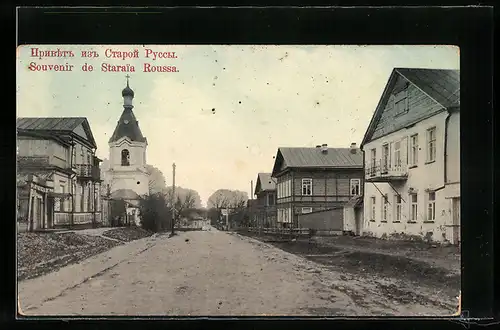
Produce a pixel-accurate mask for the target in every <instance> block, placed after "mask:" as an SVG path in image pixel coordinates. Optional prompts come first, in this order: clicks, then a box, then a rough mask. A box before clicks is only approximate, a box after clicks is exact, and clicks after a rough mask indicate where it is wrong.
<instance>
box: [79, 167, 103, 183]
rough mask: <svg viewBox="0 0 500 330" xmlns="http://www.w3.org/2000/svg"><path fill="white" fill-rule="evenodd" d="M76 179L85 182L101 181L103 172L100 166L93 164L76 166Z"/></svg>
mask: <svg viewBox="0 0 500 330" xmlns="http://www.w3.org/2000/svg"><path fill="white" fill-rule="evenodd" d="M75 172H76V177H77V178H78V179H80V180H83V181H99V180H101V170H100V168H99V166H95V165H91V164H76V168H75Z"/></svg>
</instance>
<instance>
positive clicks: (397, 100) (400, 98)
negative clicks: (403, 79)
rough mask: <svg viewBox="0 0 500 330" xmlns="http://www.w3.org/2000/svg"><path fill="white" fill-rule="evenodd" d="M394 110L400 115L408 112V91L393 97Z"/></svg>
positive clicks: (405, 90)
mask: <svg viewBox="0 0 500 330" xmlns="http://www.w3.org/2000/svg"><path fill="white" fill-rule="evenodd" d="M394 108H395V110H396V114H402V113H405V112H408V89H407V88H405V89H404V90H402V91H400V92H399V93H397V94H396V95H394Z"/></svg>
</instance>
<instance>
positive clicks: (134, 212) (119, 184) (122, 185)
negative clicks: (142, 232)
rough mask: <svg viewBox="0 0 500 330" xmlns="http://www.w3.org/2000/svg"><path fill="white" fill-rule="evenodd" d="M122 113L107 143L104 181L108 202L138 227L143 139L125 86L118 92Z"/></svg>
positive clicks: (145, 187)
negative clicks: (120, 206) (121, 206)
mask: <svg viewBox="0 0 500 330" xmlns="http://www.w3.org/2000/svg"><path fill="white" fill-rule="evenodd" d="M122 96H123V112H122V114H121V116H120V119H119V120H118V123H117V125H116V128H115V130H114V132H113V134H112V136H111V138H110V139H109V142H108V145H109V169H108V170H107V171H106V172H105V181H106V184H107V185H108V186H109V191H110V194H111V196H110V198H111V199H115V200H124V201H126V203H127V217H129V218H130V219H129V221H130V222H135V223H136V224H139V214H138V205H139V202H138V201H139V198H140V196H143V195H147V194H148V193H149V174H148V171H147V169H146V149H147V145H148V142H147V139H146V138H145V137H144V136H143V135H142V132H141V129H140V128H139V122H138V121H137V119H136V117H135V115H134V112H133V110H132V109H133V108H134V106H133V105H132V100H133V99H134V91H133V90H132V89H131V88H130V86H129V82H128V76H127V86H126V87H125V88H124V89H123V91H122Z"/></svg>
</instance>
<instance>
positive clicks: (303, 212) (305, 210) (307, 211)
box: [302, 207, 313, 214]
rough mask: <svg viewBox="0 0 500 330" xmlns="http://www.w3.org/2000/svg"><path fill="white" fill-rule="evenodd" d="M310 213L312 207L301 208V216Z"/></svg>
mask: <svg viewBox="0 0 500 330" xmlns="http://www.w3.org/2000/svg"><path fill="white" fill-rule="evenodd" d="M312 211H313V209H312V207H303V208H302V214H306V213H312Z"/></svg>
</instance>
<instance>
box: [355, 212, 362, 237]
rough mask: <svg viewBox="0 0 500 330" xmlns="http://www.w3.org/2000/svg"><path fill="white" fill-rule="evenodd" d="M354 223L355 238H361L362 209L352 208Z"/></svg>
mask: <svg viewBox="0 0 500 330" xmlns="http://www.w3.org/2000/svg"><path fill="white" fill-rule="evenodd" d="M354 221H355V223H356V233H355V234H356V236H361V235H362V233H363V228H362V227H363V209H362V208H360V207H355V208H354Z"/></svg>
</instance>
